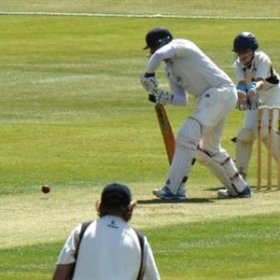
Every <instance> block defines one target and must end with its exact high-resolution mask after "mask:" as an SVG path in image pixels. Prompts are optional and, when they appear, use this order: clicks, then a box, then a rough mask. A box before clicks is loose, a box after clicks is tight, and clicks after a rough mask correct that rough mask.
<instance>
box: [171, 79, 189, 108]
mask: <svg viewBox="0 0 280 280" xmlns="http://www.w3.org/2000/svg"><path fill="white" fill-rule="evenodd" d="M169 85H170V89H171V93H172V94H173V98H172V101H171V104H172V105H175V106H186V105H187V103H188V99H187V97H188V95H187V93H186V91H185V90H184V89H183V88H182V87H180V86H178V85H176V84H174V83H172V82H169Z"/></svg>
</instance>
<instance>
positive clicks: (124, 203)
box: [96, 183, 134, 221]
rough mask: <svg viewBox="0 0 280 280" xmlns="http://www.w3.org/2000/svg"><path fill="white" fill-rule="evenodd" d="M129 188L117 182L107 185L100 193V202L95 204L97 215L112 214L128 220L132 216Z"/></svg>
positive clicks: (132, 205) (132, 206) (132, 204)
mask: <svg viewBox="0 0 280 280" xmlns="http://www.w3.org/2000/svg"><path fill="white" fill-rule="evenodd" d="M131 199H132V195H131V192H130V189H129V188H128V187H127V186H125V185H123V184H119V183H113V184H110V185H107V186H106V187H105V188H104V189H103V192H102V194H101V202H98V203H97V205H96V210H97V213H98V216H99V217H103V216H106V215H114V216H119V217H122V218H123V219H124V220H125V221H129V220H130V219H131V216H132V211H133V208H134V203H131Z"/></svg>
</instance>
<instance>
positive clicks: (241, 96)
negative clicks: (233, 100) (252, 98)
mask: <svg viewBox="0 0 280 280" xmlns="http://www.w3.org/2000/svg"><path fill="white" fill-rule="evenodd" d="M236 89H237V94H238V100H237V104H236V108H238V109H239V110H240V111H243V110H246V109H247V103H248V101H247V93H246V87H245V86H243V85H238V86H237V87H236Z"/></svg>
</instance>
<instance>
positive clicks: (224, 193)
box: [140, 27, 252, 200]
mask: <svg viewBox="0 0 280 280" xmlns="http://www.w3.org/2000/svg"><path fill="white" fill-rule="evenodd" d="M144 49H149V51H150V57H149V61H148V65H147V68H146V71H145V73H144V75H143V76H142V77H141V78H140V83H141V84H142V86H143V87H144V89H145V90H146V91H147V92H148V97H149V100H150V101H152V102H154V103H156V104H161V105H164V106H165V105H168V104H171V105H175V106H180V105H182V106H185V105H187V103H188V95H189V94H190V95H193V96H194V97H195V98H196V100H197V102H196V104H197V107H196V109H195V111H194V113H193V115H191V116H189V117H187V118H186V120H185V121H184V123H183V125H182V126H181V128H180V129H179V132H178V135H177V137H176V145H175V154H174V157H173V160H172V163H171V166H170V170H169V173H168V175H167V178H166V182H165V184H164V186H163V187H162V188H159V189H155V190H153V194H154V195H155V196H157V197H159V198H161V199H166V200H171V199H179V200H182V199H186V198H187V190H186V183H187V181H188V178H189V174H190V171H191V168H192V166H193V164H194V163H195V161H196V160H197V161H198V162H199V163H201V164H203V165H205V166H206V167H207V168H209V169H210V171H211V172H213V174H215V175H216V176H217V178H218V179H219V180H220V181H221V183H222V184H223V185H224V186H225V187H226V188H225V189H220V190H218V196H219V197H220V198H232V197H237V198H249V197H251V195H252V193H251V189H250V186H249V185H248V183H247V182H246V181H245V179H244V178H243V177H242V176H241V175H240V174H239V173H238V170H237V168H236V166H235V163H234V161H233V160H232V158H231V157H230V155H229V154H228V153H227V152H226V151H225V150H224V149H223V148H222V147H221V137H222V132H223V129H224V126H225V122H226V119H227V117H228V116H229V114H230V112H231V111H232V110H233V109H234V108H235V106H236V104H237V99H238V98H237V90H236V87H235V85H234V83H233V82H232V81H231V79H230V78H229V76H228V75H227V74H226V73H225V72H224V71H222V70H221V69H220V68H219V67H218V66H217V65H216V64H215V63H214V62H213V61H212V60H211V59H210V58H209V57H208V56H207V55H206V54H205V53H204V52H203V51H202V50H201V49H200V48H199V47H198V46H197V45H196V44H194V43H193V42H192V41H190V40H187V39H173V36H172V34H171V32H170V31H169V30H168V29H167V28H165V27H156V28H154V29H152V30H150V31H149V32H148V33H147V35H146V47H145V48H144ZM161 63H164V64H165V72H166V77H167V80H168V82H169V86H170V91H171V92H168V91H165V90H163V89H161V88H160V87H159V83H158V80H157V78H156V75H155V74H156V71H157V70H158V68H159V66H160V65H161Z"/></svg>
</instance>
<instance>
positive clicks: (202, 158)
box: [197, 150, 231, 189]
mask: <svg viewBox="0 0 280 280" xmlns="http://www.w3.org/2000/svg"><path fill="white" fill-rule="evenodd" d="M197 161H198V162H199V163H200V164H202V165H204V166H205V167H206V168H208V169H209V170H210V172H211V173H213V174H214V175H215V176H216V177H217V179H218V180H219V181H220V182H221V183H222V185H223V186H225V187H226V188H227V189H228V188H231V181H230V179H229V177H228V176H227V174H226V172H225V170H224V168H223V167H222V166H221V164H220V163H218V162H216V161H214V160H213V159H212V157H210V156H209V155H208V154H207V153H205V152H203V151H201V150H198V153H197Z"/></svg>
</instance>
